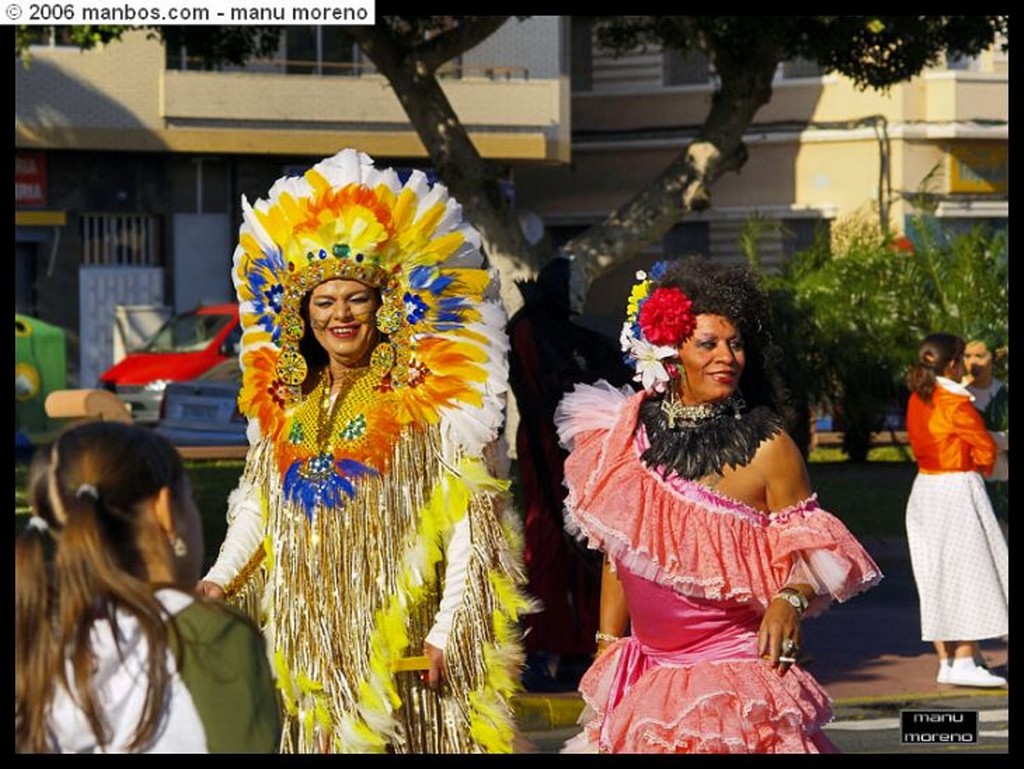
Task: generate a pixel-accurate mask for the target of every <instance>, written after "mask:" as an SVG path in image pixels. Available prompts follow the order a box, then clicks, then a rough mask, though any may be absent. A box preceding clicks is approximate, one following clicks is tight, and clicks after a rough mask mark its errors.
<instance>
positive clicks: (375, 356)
mask: <svg viewBox="0 0 1024 769" xmlns="http://www.w3.org/2000/svg"><path fill="white" fill-rule="evenodd" d="M394 365H395V348H394V346H392V344H391V343H390V342H381V343H380V344H378V345H377V346H376V347H374V348H373V353H372V354H371V355H370V371H372V372H373V375H374V376H375V377H377V378H378V379H383V378H384V377H386V376H387V375H388V374H389V373H391V368H392V367H393V366H394Z"/></svg>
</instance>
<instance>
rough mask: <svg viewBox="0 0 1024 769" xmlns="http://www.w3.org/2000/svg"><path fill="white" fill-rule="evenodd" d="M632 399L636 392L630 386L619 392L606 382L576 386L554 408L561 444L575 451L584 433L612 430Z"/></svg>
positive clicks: (599, 381)
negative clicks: (623, 409)
mask: <svg viewBox="0 0 1024 769" xmlns="http://www.w3.org/2000/svg"><path fill="white" fill-rule="evenodd" d="M633 395H634V390H633V389H632V388H631V387H630V386H629V385H623V386H622V387H621V388H616V387H614V386H612V385H611V384H609V383H608V382H607V381H605V380H604V379H599V380H598V381H597V382H595V383H594V384H592V385H588V384H577V385H576V387H575V389H574V390H573V391H572V392H570V393H567V394H566V395H565V397H563V398H562V400H561V401H560V402H559V404H558V406H557V407H556V408H555V429H557V430H558V441H559V443H561V444H562V446H563V447H564V448H565V449H566V450H568V451H572V448H573V444H574V442H575V440H576V437H577V436H578V435H580V434H581V433H586V432H591V431H594V430H608V429H610V428H611V427H612V425H614V424H615V421H616V419H617V418H618V416H619V411H620V410H621V408H622V406H623V405H624V404H625V402H626V401H627V400H629V398H630V396H633Z"/></svg>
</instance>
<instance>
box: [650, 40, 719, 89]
mask: <svg viewBox="0 0 1024 769" xmlns="http://www.w3.org/2000/svg"><path fill="white" fill-rule="evenodd" d="M662 62H663V71H662V77H663V82H664V84H665V85H704V84H706V83H707V82H708V81H709V80H710V79H711V62H710V61H708V57H707V56H705V55H704V54H703V53H701V52H700V51H688V52H686V53H683V52H682V51H677V50H674V49H669V50H665V51H663V52H662Z"/></svg>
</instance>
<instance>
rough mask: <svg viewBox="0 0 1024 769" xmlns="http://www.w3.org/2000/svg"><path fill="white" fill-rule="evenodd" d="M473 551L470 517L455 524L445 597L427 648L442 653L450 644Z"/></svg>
mask: <svg viewBox="0 0 1024 769" xmlns="http://www.w3.org/2000/svg"><path fill="white" fill-rule="evenodd" d="M472 551H473V544H472V542H471V541H470V537H469V515H468V513H467V514H466V515H465V516H464V517H463V518H462V520H461V521H459V522H458V523H457V524H455V530H454V531H453V532H452V538H451V541H450V542H449V543H448V552H447V560H448V565H447V566H446V568H445V572H444V594H443V595H442V596H441V605H440V606H439V607H438V609H437V614H435V615H434V626H433V627H432V628H431V629H430V632H429V633H427V637H426V639H425V640H426V642H427V643H428V644H430V645H431V646H435V647H437V648H438V649H441V650H444V647H445V645H446V644H447V643H448V634H449V633H450V632H451V630H452V621H453V620H454V619H455V611H456V610H457V609H458V608H459V604H460V603H462V596H463V594H464V593H465V592H466V580H467V578H468V577H469V556H470V554H471V553H472Z"/></svg>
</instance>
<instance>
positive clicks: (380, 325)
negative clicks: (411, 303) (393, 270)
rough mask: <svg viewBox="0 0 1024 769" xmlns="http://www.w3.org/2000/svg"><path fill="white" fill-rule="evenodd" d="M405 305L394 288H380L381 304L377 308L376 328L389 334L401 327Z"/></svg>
mask: <svg viewBox="0 0 1024 769" xmlns="http://www.w3.org/2000/svg"><path fill="white" fill-rule="evenodd" d="M404 320H405V306H404V305H403V304H402V298H401V297H400V296H399V295H398V291H397V290H395V289H381V304H380V307H378V308H377V319H376V321H377V330H378V331H380V332H381V333H382V334H387V335H388V336H390V335H391V334H394V333H395V332H396V331H398V329H400V328H401V327H402V322H403V321H404Z"/></svg>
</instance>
